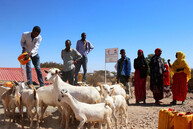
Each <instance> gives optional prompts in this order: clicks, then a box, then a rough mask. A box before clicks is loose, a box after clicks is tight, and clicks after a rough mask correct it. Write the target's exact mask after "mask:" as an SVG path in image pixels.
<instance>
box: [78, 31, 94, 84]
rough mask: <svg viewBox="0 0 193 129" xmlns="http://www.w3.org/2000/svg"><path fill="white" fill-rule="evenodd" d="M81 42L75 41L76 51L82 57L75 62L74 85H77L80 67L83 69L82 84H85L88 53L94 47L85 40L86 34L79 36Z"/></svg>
mask: <svg viewBox="0 0 193 129" xmlns="http://www.w3.org/2000/svg"><path fill="white" fill-rule="evenodd" d="M81 38H82V39H81V40H78V41H77V44H76V50H77V51H78V52H79V53H80V54H81V55H82V58H81V59H80V60H79V61H78V62H77V64H76V68H75V85H77V84H78V83H77V82H78V73H79V71H80V67H81V65H82V67H83V72H84V73H83V78H82V82H86V74H87V63H88V57H87V55H88V53H89V52H90V51H91V50H93V49H94V46H93V45H92V44H91V43H90V42H89V41H88V40H86V33H82V34H81Z"/></svg>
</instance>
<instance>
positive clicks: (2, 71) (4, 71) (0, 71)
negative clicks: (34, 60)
mask: <svg viewBox="0 0 193 129" xmlns="http://www.w3.org/2000/svg"><path fill="white" fill-rule="evenodd" d="M44 70H49V68H41V71H42V76H43V79H44V78H45V76H46V75H47V73H45V72H44ZM31 73H32V81H35V82H36V83H38V84H39V81H38V79H37V74H36V71H35V68H32V70H31ZM26 80H27V75H26ZM0 81H24V78H23V69H22V70H21V68H0ZM44 83H47V84H49V82H46V81H45V80H44Z"/></svg>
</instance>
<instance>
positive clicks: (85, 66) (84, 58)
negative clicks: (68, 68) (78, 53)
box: [82, 56, 88, 82]
mask: <svg viewBox="0 0 193 129" xmlns="http://www.w3.org/2000/svg"><path fill="white" fill-rule="evenodd" d="M87 62H88V58H87V57H85V56H83V62H82V66H83V72H84V73H83V77H82V82H86V73H87Z"/></svg>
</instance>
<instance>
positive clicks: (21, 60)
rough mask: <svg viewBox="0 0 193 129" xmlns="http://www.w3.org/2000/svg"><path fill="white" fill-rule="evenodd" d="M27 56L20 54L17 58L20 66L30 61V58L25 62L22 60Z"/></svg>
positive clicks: (25, 53)
mask: <svg viewBox="0 0 193 129" xmlns="http://www.w3.org/2000/svg"><path fill="white" fill-rule="evenodd" d="M27 54H28V53H27V52H24V53H22V54H21V55H20V56H19V57H18V58H17V59H18V60H19V62H20V63H21V64H22V65H25V64H27V62H29V61H30V60H31V58H28V59H27V60H24V58H25V57H26V55H27Z"/></svg>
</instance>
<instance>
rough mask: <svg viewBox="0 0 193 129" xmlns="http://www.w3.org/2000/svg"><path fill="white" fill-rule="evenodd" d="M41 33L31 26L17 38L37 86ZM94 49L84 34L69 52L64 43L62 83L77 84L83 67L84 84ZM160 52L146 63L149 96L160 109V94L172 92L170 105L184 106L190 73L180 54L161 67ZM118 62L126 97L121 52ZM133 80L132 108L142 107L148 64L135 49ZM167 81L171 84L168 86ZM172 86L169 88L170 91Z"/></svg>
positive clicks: (127, 70)
mask: <svg viewBox="0 0 193 129" xmlns="http://www.w3.org/2000/svg"><path fill="white" fill-rule="evenodd" d="M40 32H41V29H40V27H39V26H35V27H34V28H33V30H32V32H24V33H23V34H22V38H21V46H22V53H24V52H27V53H28V54H27V56H26V58H25V59H28V58H29V57H30V58H31V60H32V63H33V65H34V67H35V70H36V72H37V77H38V81H39V83H40V86H44V82H43V78H42V73H41V70H40V57H39V55H38V48H39V45H40V42H41V40H42V38H41V36H40ZM93 49H94V46H93V45H92V44H91V43H90V42H89V41H88V40H86V33H82V34H81V39H80V40H78V41H77V44H76V49H73V48H71V41H70V40H66V41H65V49H63V50H62V51H61V58H62V60H63V66H64V67H63V71H62V80H63V81H65V82H66V81H68V82H69V83H70V84H71V85H79V84H78V73H79V71H80V68H81V66H82V67H83V77H82V82H86V74H87V62H88V57H87V55H88V53H89V52H90V51H92V50H93ZM161 54H162V50H161V49H160V48H157V49H156V50H155V55H154V56H153V57H152V58H151V60H150V62H149V68H150V89H151V91H152V92H153V97H154V99H155V104H157V105H160V103H162V102H161V101H160V100H161V99H163V97H164V93H165V96H166V97H169V96H171V92H170V89H172V90H171V91H172V94H173V101H172V102H171V104H173V105H175V104H176V103H177V101H182V104H184V102H185V99H186V95H187V91H188V87H187V82H188V80H189V79H190V78H191V69H190V67H189V66H188V64H187V62H186V61H185V54H184V53H183V52H181V51H179V52H177V53H176V60H175V61H174V63H173V64H171V63H170V59H168V61H167V62H168V65H169V66H168V65H167V64H164V62H163V60H162V58H161V57H160V56H161ZM120 55H121V58H120V59H119V60H118V61H117V68H116V69H117V83H119V82H120V83H122V84H123V85H124V86H125V87H126V93H129V80H130V76H131V61H130V59H129V58H128V57H127V56H126V52H125V50H124V49H121V50H120ZM134 68H135V76H134V85H135V98H136V104H139V103H140V102H141V101H143V103H144V104H145V103H146V78H147V74H148V63H147V62H146V60H145V57H144V54H143V50H141V49H139V50H138V52H137V58H136V59H135V60H134ZM26 72H27V80H29V81H28V84H29V85H30V84H32V77H31V61H29V62H28V63H27V64H26ZM170 78H171V82H172V83H171V82H170ZM170 84H172V86H171V87H172V88H170Z"/></svg>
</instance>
